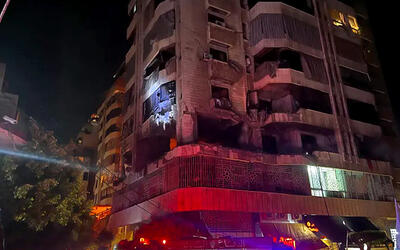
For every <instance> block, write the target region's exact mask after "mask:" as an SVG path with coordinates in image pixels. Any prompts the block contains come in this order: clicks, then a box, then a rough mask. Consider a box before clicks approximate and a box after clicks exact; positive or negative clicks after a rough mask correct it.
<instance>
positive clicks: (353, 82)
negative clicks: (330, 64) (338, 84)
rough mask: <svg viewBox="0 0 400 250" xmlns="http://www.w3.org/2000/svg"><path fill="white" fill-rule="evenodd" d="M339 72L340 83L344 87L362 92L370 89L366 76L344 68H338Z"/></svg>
mask: <svg viewBox="0 0 400 250" xmlns="http://www.w3.org/2000/svg"><path fill="white" fill-rule="evenodd" d="M340 72H341V75H342V81H343V83H344V84H345V85H348V86H351V87H355V88H359V89H363V90H370V89H371V87H370V80H369V77H368V74H365V73H361V72H358V71H355V70H352V69H349V68H345V67H340Z"/></svg>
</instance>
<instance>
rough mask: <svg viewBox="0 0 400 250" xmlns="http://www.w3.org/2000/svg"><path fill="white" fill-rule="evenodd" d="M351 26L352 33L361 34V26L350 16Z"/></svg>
mask: <svg viewBox="0 0 400 250" xmlns="http://www.w3.org/2000/svg"><path fill="white" fill-rule="evenodd" d="M347 18H348V19H349V25H350V27H351V31H353V33H355V34H360V26H358V23H357V19H356V18H355V17H353V16H350V15H348V16H347Z"/></svg>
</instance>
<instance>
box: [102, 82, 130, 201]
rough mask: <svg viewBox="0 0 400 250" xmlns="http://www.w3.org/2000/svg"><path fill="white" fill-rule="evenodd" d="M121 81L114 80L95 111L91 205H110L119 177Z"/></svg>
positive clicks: (123, 83) (122, 93) (122, 84)
mask: <svg viewBox="0 0 400 250" xmlns="http://www.w3.org/2000/svg"><path fill="white" fill-rule="evenodd" d="M124 87H125V82H124V80H123V79H122V78H117V80H116V81H115V83H114V84H113V86H112V87H111V89H110V90H109V91H108V92H107V94H106V98H105V100H104V102H103V103H102V104H101V106H100V108H98V110H97V115H98V121H97V124H96V126H97V136H98V146H97V166H98V172H97V176H96V180H95V184H94V202H95V205H101V206H111V197H112V194H113V192H114V189H115V187H114V186H115V185H116V183H117V182H118V180H119V178H121V174H122V172H121V169H120V167H121V132H122V116H121V110H122V103H123V96H124Z"/></svg>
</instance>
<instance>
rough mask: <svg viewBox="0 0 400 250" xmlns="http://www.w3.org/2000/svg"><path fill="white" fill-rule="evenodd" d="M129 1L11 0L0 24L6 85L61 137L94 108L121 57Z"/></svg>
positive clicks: (73, 132)
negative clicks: (5, 65) (5, 68)
mask: <svg viewBox="0 0 400 250" xmlns="http://www.w3.org/2000/svg"><path fill="white" fill-rule="evenodd" d="M4 2H5V1H4V0H0V4H1V8H2V7H3V4H4ZM127 2H128V1H127V0H124V1H123V0H114V1H93V0H83V1H82V0H81V1H78V0H61V1H60V0H56V1H55V0H11V3H10V6H9V8H8V10H7V13H6V15H5V17H4V19H3V22H2V23H1V24H0V62H3V63H6V64H7V70H6V79H7V81H8V91H9V92H12V93H15V94H18V95H19V96H20V103H19V105H20V108H21V109H23V110H24V111H25V112H26V113H27V114H28V115H30V116H32V117H33V118H35V119H36V120H38V121H39V122H40V123H41V124H42V125H43V126H44V127H46V128H47V129H50V130H54V131H55V133H56V136H57V137H59V138H60V140H61V141H63V142H67V141H68V140H69V139H70V138H71V137H75V136H76V135H77V133H78V131H79V129H80V127H81V126H82V125H83V124H84V123H85V122H86V121H87V120H88V117H89V115H90V113H93V112H95V111H96V108H97V106H98V105H99V104H100V103H101V100H102V98H103V96H104V93H105V91H106V90H107V89H108V88H109V87H110V86H111V84H112V76H113V74H114V73H115V71H116V70H117V69H118V67H119V66H120V64H121V63H122V61H123V59H124V54H125V52H126V43H125V32H126V28H127V25H128V17H127Z"/></svg>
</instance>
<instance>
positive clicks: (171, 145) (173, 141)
mask: <svg viewBox="0 0 400 250" xmlns="http://www.w3.org/2000/svg"><path fill="white" fill-rule="evenodd" d="M176 146H178V141H177V140H176V138H170V139H169V149H170V150H172V149H174V148H176Z"/></svg>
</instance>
